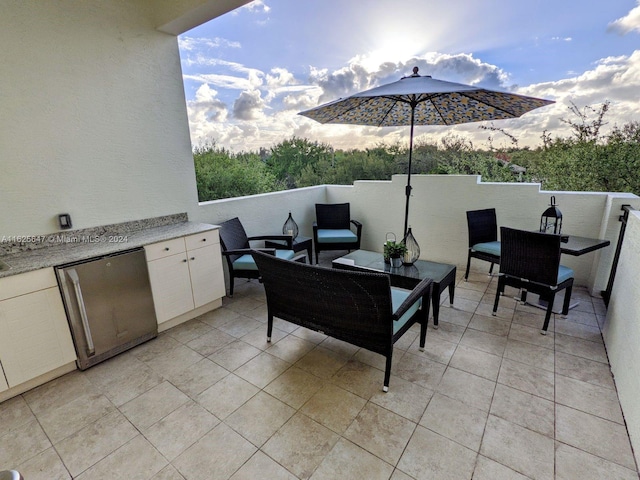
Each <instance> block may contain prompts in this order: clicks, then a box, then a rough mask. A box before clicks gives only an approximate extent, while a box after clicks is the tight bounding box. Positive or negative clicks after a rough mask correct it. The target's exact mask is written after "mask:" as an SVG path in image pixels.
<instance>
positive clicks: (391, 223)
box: [327, 175, 640, 294]
mask: <svg viewBox="0 0 640 480" xmlns="http://www.w3.org/2000/svg"><path fill="white" fill-rule="evenodd" d="M480 180H481V179H480V177H478V176H468V175H412V177H411V185H412V187H413V191H412V196H411V199H410V203H409V225H410V226H411V227H412V231H413V234H414V236H415V237H416V239H417V240H418V243H419V244H420V250H421V255H422V257H423V258H428V259H430V260H434V261H440V262H445V263H451V264H455V265H466V259H467V257H466V252H467V247H468V237H467V220H466V211H467V210H475V209H481V208H495V209H496V215H497V220H498V225H499V226H509V227H514V228H522V229H530V230H537V229H538V228H539V226H540V216H541V215H542V212H543V211H544V210H545V209H546V208H547V207H548V205H549V200H550V197H551V195H554V196H555V197H556V203H558V205H559V208H560V210H561V211H562V214H563V226H562V231H563V233H567V234H571V235H577V236H583V237H592V238H606V239H609V240H610V241H611V246H609V247H607V248H606V249H604V250H602V251H600V252H593V253H590V254H587V255H583V256H581V257H571V256H569V255H563V257H562V263H563V264H565V265H567V266H569V267H571V268H573V269H574V271H575V275H576V284H577V285H580V286H587V287H588V288H589V289H590V290H591V292H592V294H599V292H600V291H601V290H604V288H605V287H606V284H607V279H608V271H609V265H610V264H611V258H612V256H613V252H614V250H615V242H616V240H617V234H618V231H619V230H620V224H619V222H618V221H617V215H619V213H620V205H622V204H624V203H627V204H632V205H634V206H635V207H636V208H640V199H639V198H638V197H637V196H635V195H632V194H615V193H613V194H612V193H595V192H547V191H542V190H540V185H539V184H537V183H535V184H523V183H483V182H481V181H480ZM406 181H407V177H406V175H394V177H393V179H392V181H390V182H372V181H358V182H355V184H354V186H353V187H352V188H345V187H337V186H328V187H327V199H328V201H329V202H342V201H349V202H351V210H352V216H353V217H354V218H357V219H359V220H360V221H361V222H362V223H363V224H364V225H365V227H364V233H363V237H364V238H363V248H366V249H369V250H381V248H382V247H381V246H382V243H383V242H384V239H385V236H386V233H387V232H389V231H391V232H394V233H395V234H396V236H397V237H398V238H402V229H403V226H404V211H405V199H406V197H405V185H406ZM472 262H473V263H472V267H474V266H475V265H476V263H475V261H472ZM484 264H485V262H481V263H480V265H481V266H482V268H484Z"/></svg>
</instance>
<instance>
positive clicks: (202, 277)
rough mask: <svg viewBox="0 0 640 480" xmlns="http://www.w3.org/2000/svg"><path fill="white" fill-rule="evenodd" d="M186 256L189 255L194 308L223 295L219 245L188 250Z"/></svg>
mask: <svg viewBox="0 0 640 480" xmlns="http://www.w3.org/2000/svg"><path fill="white" fill-rule="evenodd" d="M187 256H188V257H189V271H190V273H191V288H192V290H193V302H194V304H195V306H196V308H198V307H201V306H202V305H205V304H207V303H209V302H213V301H214V300H217V299H218V298H221V297H223V296H224V293H225V291H224V277H223V275H222V259H221V257H220V247H219V246H218V245H210V246H208V247H203V248H198V249H196V250H189V251H188V252H187Z"/></svg>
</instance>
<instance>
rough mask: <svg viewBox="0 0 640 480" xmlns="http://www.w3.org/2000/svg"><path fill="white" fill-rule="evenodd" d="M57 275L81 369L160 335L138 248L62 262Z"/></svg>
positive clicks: (145, 270)
mask: <svg viewBox="0 0 640 480" xmlns="http://www.w3.org/2000/svg"><path fill="white" fill-rule="evenodd" d="M56 274H57V277H58V284H59V286H60V290H61V292H62V297H63V301H64V306H65V310H66V312H67V318H68V320H69V325H70V327H71V334H72V336H73V341H74V344H75V347H76V353H77V355H78V360H77V364H78V367H79V368H80V370H85V369H87V368H89V367H91V366H93V365H95V364H96V363H99V362H102V361H103V360H106V359H108V358H110V357H112V356H114V355H117V354H118V353H121V352H124V351H125V350H128V349H130V348H132V347H135V346H136V345H139V344H141V343H143V342H146V341H147V340H150V339H151V338H154V337H156V336H157V335H158V323H157V321H156V315H155V310H154V308H153V297H152V294H151V285H150V283H149V273H148V271H147V262H146V259H145V255H144V250H143V249H142V248H139V249H133V250H127V251H124V252H118V253H114V254H111V255H106V256H102V257H98V258H91V259H89V260H86V261H82V262H74V263H68V264H65V265H60V266H58V267H56Z"/></svg>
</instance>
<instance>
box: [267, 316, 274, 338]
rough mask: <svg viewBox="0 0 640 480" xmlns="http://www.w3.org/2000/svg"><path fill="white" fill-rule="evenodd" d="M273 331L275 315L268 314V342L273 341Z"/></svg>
mask: <svg viewBox="0 0 640 480" xmlns="http://www.w3.org/2000/svg"><path fill="white" fill-rule="evenodd" d="M272 332H273V315H271V314H269V315H268V316H267V342H269V343H271V333H272Z"/></svg>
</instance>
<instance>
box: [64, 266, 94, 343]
mask: <svg viewBox="0 0 640 480" xmlns="http://www.w3.org/2000/svg"><path fill="white" fill-rule="evenodd" d="M66 273H67V274H68V275H69V278H70V279H71V283H73V289H74V290H75V292H76V299H77V300H78V310H80V318H82V327H83V330H84V338H85V340H86V341H87V356H92V355H95V353H96V349H95V347H94V345H93V338H92V337H91V329H90V328H89V319H88V318H87V309H86V308H85V306H84V300H83V298H82V289H81V288H80V278H78V272H76V270H75V268H69V269H68V270H67V271H66Z"/></svg>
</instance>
